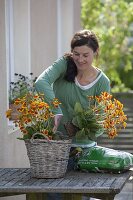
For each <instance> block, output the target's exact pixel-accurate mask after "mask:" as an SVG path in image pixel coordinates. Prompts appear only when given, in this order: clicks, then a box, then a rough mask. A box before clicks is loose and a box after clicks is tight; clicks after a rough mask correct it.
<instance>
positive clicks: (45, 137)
mask: <svg viewBox="0 0 133 200" xmlns="http://www.w3.org/2000/svg"><path fill="white" fill-rule="evenodd" d="M36 135H41V136H43V137H44V139H46V140H47V142H50V140H49V138H48V137H47V136H46V135H45V134H42V133H34V134H33V135H32V137H31V139H30V141H31V143H34V138H35V136H36Z"/></svg>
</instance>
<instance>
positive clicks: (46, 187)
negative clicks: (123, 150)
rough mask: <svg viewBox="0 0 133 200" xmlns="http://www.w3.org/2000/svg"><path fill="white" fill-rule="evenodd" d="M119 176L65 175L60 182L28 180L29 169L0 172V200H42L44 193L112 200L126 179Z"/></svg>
mask: <svg viewBox="0 0 133 200" xmlns="http://www.w3.org/2000/svg"><path fill="white" fill-rule="evenodd" d="M132 174H133V173H132V171H131V170H129V171H127V172H125V173H122V174H108V173H106V174H102V173H85V172H76V171H75V172H73V171H71V172H68V173H66V176H65V177H64V178H59V179H36V178H32V176H31V173H30V169H29V168H0V197H2V196H11V195H18V194H26V199H27V200H44V199H46V198H45V197H46V193H63V196H64V199H65V200H68V199H69V200H79V199H81V195H82V194H89V196H91V197H95V198H101V199H104V200H113V199H114V197H115V195H116V194H118V193H120V191H121V190H122V188H123V186H124V185H125V184H126V182H127V180H128V179H129V177H130V176H131V175H132Z"/></svg>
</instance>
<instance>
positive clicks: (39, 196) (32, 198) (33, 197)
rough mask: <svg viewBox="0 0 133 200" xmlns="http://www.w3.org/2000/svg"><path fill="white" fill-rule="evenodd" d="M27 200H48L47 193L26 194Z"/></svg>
mask: <svg viewBox="0 0 133 200" xmlns="http://www.w3.org/2000/svg"><path fill="white" fill-rule="evenodd" d="M26 200H46V194H45V193H29V194H26Z"/></svg>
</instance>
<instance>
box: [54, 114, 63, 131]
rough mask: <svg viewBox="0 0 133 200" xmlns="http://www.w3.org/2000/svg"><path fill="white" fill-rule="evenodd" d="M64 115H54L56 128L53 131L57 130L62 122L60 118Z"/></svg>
mask: <svg viewBox="0 0 133 200" xmlns="http://www.w3.org/2000/svg"><path fill="white" fill-rule="evenodd" d="M62 117H63V115H60V114H57V115H55V116H54V128H53V132H56V131H57V128H58V126H59V124H60V120H61V119H62Z"/></svg>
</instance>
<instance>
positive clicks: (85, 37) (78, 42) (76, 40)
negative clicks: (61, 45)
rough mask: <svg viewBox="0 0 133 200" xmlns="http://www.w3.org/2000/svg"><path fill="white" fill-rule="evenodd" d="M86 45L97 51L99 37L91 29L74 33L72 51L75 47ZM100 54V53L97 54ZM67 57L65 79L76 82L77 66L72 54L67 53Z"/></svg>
mask: <svg viewBox="0 0 133 200" xmlns="http://www.w3.org/2000/svg"><path fill="white" fill-rule="evenodd" d="M83 45H86V46H88V47H89V48H91V49H92V50H93V52H94V53H95V52H96V53H97V50H98V49H99V42H98V38H97V36H96V35H95V33H94V32H93V31H90V30H81V31H79V32H77V33H75V34H74V36H73V38H72V40H71V51H73V49H74V48H75V47H79V46H83ZM97 56H98V54H97ZM65 58H66V59H67V71H66V74H65V79H66V80H67V81H70V82H74V80H75V76H76V75H77V67H76V65H75V63H74V61H73V58H72V54H65Z"/></svg>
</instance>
